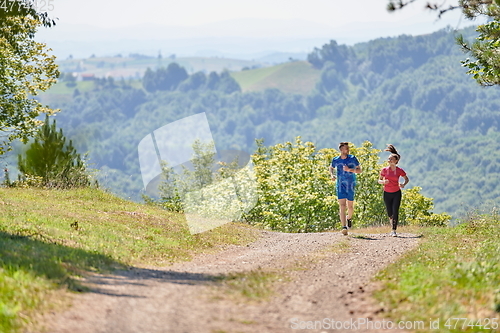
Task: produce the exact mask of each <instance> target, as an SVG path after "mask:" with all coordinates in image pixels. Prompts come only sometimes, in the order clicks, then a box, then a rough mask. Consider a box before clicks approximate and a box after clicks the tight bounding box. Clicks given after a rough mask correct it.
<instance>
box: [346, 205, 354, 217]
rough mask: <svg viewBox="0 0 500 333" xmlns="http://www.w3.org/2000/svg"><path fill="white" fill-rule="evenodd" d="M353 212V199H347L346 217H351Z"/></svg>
mask: <svg viewBox="0 0 500 333" xmlns="http://www.w3.org/2000/svg"><path fill="white" fill-rule="evenodd" d="M353 214H354V201H351V200H347V219H348V220H350V219H352V215H353Z"/></svg>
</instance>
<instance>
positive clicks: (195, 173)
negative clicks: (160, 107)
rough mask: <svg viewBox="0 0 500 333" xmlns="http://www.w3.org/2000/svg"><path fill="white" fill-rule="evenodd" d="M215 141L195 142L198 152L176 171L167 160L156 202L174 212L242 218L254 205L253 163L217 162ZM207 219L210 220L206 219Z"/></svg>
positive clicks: (206, 216) (226, 218)
mask: <svg viewBox="0 0 500 333" xmlns="http://www.w3.org/2000/svg"><path fill="white" fill-rule="evenodd" d="M214 148H215V147H214V143H213V142H212V143H206V144H204V143H202V142H200V141H199V140H196V141H195V142H194V143H193V151H194V155H193V158H192V159H191V161H190V163H189V165H188V166H187V167H186V166H184V165H183V166H182V173H176V172H175V170H174V169H173V168H171V167H169V166H168V163H167V161H163V166H162V182H161V183H160V185H159V187H158V190H159V193H160V198H159V200H158V201H155V200H153V199H151V198H148V197H145V196H144V199H145V200H146V201H147V202H150V203H155V204H158V205H160V206H161V207H163V208H165V209H167V210H169V211H174V212H181V213H186V214H194V215H196V216H198V217H202V218H205V219H217V220H226V221H227V222H231V221H239V220H240V219H241V216H242V214H243V213H245V212H248V210H249V209H250V208H252V207H253V205H254V201H255V200H254V198H255V197H256V193H255V192H256V191H255V188H256V180H255V177H254V176H253V170H252V165H251V164H250V165H246V166H244V167H240V166H239V162H238V158H237V157H236V158H235V159H234V160H233V161H232V162H229V163H227V162H219V163H218V164H219V165H216V164H215V149H214ZM204 223H206V221H205V222H204Z"/></svg>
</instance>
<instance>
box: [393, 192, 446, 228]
mask: <svg viewBox="0 0 500 333" xmlns="http://www.w3.org/2000/svg"><path fill="white" fill-rule="evenodd" d="M421 190H422V188H421V187H418V186H415V187H413V188H411V189H408V190H405V191H403V193H404V194H403V201H402V205H401V215H400V218H401V220H402V221H405V222H406V224H409V225H417V226H426V227H427V226H437V227H444V226H446V225H448V223H449V222H450V220H451V216H450V215H449V214H446V213H441V214H435V213H432V210H433V208H434V204H433V203H432V199H431V198H426V197H424V196H423V195H422V194H420V191H421Z"/></svg>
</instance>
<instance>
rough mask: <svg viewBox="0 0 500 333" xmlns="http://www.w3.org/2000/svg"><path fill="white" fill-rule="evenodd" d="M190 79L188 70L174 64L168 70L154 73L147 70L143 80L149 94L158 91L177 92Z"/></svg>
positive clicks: (163, 69) (164, 69) (161, 69)
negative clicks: (179, 86)
mask: <svg viewBox="0 0 500 333" xmlns="http://www.w3.org/2000/svg"><path fill="white" fill-rule="evenodd" d="M187 78H188V74H187V72H186V70H185V69H184V68H183V67H181V66H179V65H178V64H177V63H175V62H172V63H170V64H169V65H168V67H167V68H164V67H162V68H159V69H158V70H157V71H152V70H151V69H150V68H148V69H147V70H146V73H145V74H144V78H143V86H144V89H146V90H147V91H149V92H155V91H158V90H175V89H176V88H177V86H178V85H179V84H180V83H181V82H182V81H184V80H186V79H187Z"/></svg>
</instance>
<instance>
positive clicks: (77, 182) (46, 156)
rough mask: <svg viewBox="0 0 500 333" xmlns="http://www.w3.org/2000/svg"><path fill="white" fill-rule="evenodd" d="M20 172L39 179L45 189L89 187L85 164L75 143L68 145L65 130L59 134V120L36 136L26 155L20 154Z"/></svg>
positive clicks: (60, 130)
mask: <svg viewBox="0 0 500 333" xmlns="http://www.w3.org/2000/svg"><path fill="white" fill-rule="evenodd" d="M18 168H19V171H20V172H21V173H22V174H23V175H24V176H25V177H26V176H28V175H30V176H38V177H41V178H42V183H43V185H44V186H46V187H57V188H70V187H81V186H89V185H90V181H89V175H88V174H87V172H86V167H85V163H84V161H83V160H82V158H81V156H80V154H78V153H77V151H76V149H75V147H73V142H72V141H71V140H70V141H69V143H66V137H65V136H64V134H63V131H62V129H59V131H57V129H56V121H55V120H54V121H53V122H52V124H50V121H49V117H48V116H46V117H45V122H44V124H43V126H42V127H40V129H39V130H38V132H37V133H36V135H35V141H34V142H33V143H31V145H30V147H29V148H28V150H27V151H26V153H25V157H23V156H22V155H21V154H20V155H18Z"/></svg>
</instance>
